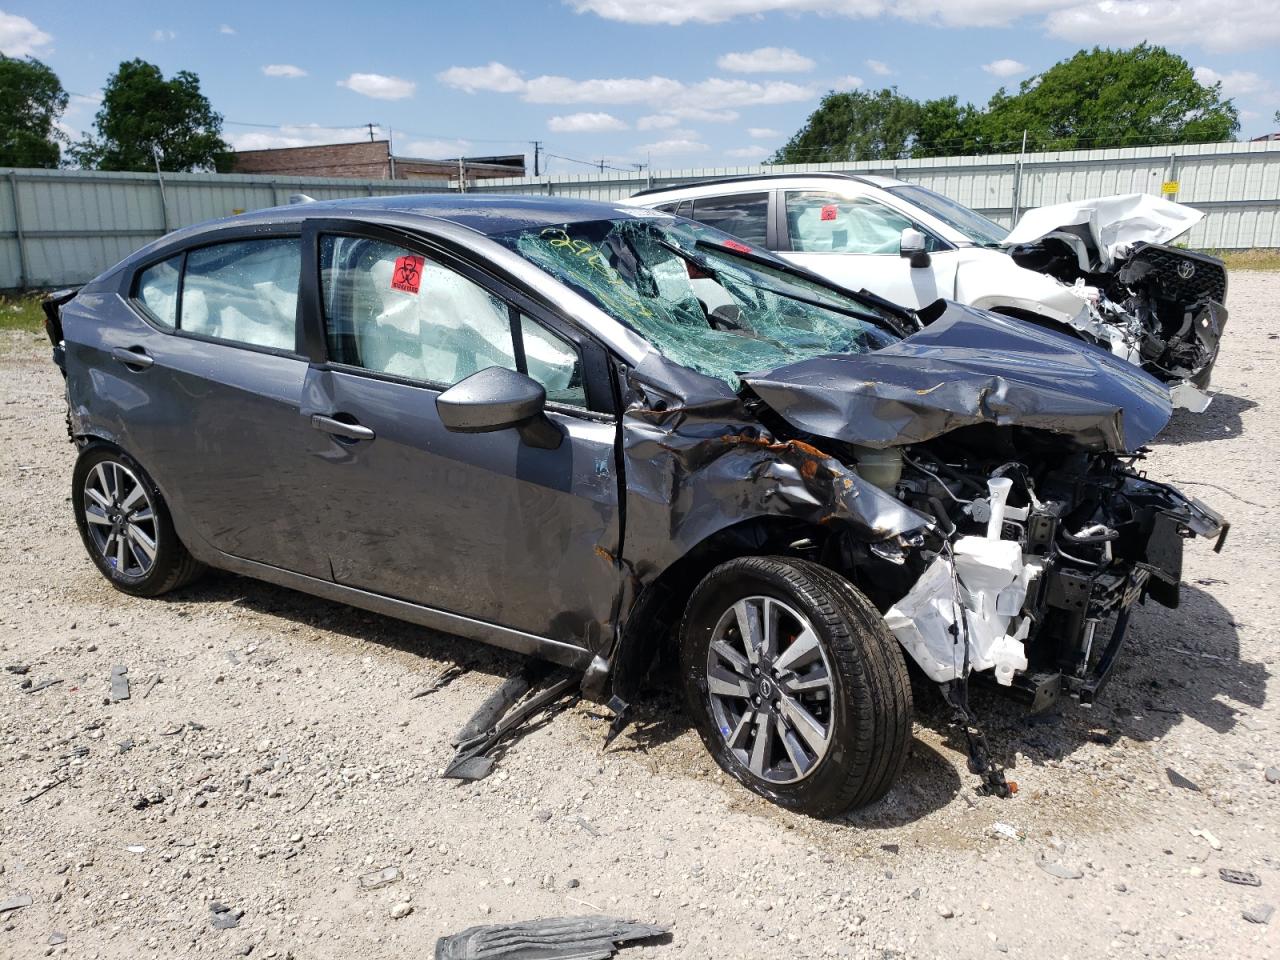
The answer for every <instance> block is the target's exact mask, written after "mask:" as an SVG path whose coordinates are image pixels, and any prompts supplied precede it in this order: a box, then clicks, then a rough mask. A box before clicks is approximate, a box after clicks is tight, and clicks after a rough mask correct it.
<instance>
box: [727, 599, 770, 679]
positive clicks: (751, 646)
mask: <svg viewBox="0 0 1280 960" xmlns="http://www.w3.org/2000/svg"><path fill="white" fill-rule="evenodd" d="M733 612H734V613H735V614H736V615H737V617H738V633H740V634H741V635H742V645H743V647H745V648H746V651H747V659H749V660H750V661H751V662H752V663H759V662H760V645H761V643H763V642H764V629H763V627H762V626H761V623H760V608H759V607H757V606H756V605H755V604H754V603H752V602H751V601H750V600H739V601H738V602H737V603H735V604H734V605H733Z"/></svg>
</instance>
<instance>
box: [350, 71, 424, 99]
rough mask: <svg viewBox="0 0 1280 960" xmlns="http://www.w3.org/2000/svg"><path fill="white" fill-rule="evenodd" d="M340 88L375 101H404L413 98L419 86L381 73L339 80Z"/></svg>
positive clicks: (362, 74)
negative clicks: (415, 89)
mask: <svg viewBox="0 0 1280 960" xmlns="http://www.w3.org/2000/svg"><path fill="white" fill-rule="evenodd" d="M338 86H340V87H346V88H347V89H348V90H352V91H354V92H355V93H359V94H363V95H364V96H366V97H372V98H373V99H374V100H404V99H406V98H408V97H412V96H413V91H414V88H415V87H417V84H416V83H414V82H413V81H412V80H401V79H400V78H399V77H387V76H383V75H382V74H380V73H353V74H351V76H349V77H347V79H345V80H339V81H338Z"/></svg>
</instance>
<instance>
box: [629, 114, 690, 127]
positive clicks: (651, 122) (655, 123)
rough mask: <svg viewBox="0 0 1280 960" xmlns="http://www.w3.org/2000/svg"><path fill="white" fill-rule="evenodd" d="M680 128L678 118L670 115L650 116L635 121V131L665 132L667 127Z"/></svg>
mask: <svg viewBox="0 0 1280 960" xmlns="http://www.w3.org/2000/svg"><path fill="white" fill-rule="evenodd" d="M678 126H680V118H679V117H673V116H671V115H670V114H663V113H657V114H651V115H650V116H647V117H641V118H640V119H639V120H637V121H636V129H637V130H666V129H667V128H668V127H678Z"/></svg>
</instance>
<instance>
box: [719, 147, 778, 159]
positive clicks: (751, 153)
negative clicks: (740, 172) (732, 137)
mask: <svg viewBox="0 0 1280 960" xmlns="http://www.w3.org/2000/svg"><path fill="white" fill-rule="evenodd" d="M767 153H768V151H767V150H765V148H764V147H734V148H733V149H732V150H726V151H725V152H724V155H725V156H726V157H734V158H736V159H739V160H756V161H760V160H763V159H764V158H765V155H766V154H767Z"/></svg>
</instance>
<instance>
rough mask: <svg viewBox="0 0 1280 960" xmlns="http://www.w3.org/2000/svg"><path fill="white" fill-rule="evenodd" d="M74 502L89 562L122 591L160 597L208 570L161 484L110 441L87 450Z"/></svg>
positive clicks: (79, 463)
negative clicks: (179, 527)
mask: <svg viewBox="0 0 1280 960" xmlns="http://www.w3.org/2000/svg"><path fill="white" fill-rule="evenodd" d="M71 502H72V506H73V508H74V510H75V515H76V525H77V526H78V527H79V528H80V537H81V539H82V540H83V541H84V545H85V549H86V550H88V552H89V558H90V559H91V560H93V562H94V564H95V565H96V566H97V568H98V569H99V570H100V571H101V572H102V575H103V576H104V577H106V578H107V579H108V580H110V581H111V584H112V586H114V587H115V588H116V589H117V590H122V591H124V592H125V593H131V594H134V595H135V596H140V597H154V596H158V595H160V594H162V593H166V592H168V591H169V590H173V589H176V588H177V587H180V586H183V585H184V584H187V583H190V582H191V581H192V580H194V579H195V578H196V577H197V576H199V575H200V574H201V573H202V572H203V571H204V565H203V564H201V563H200V562H199V561H197V560H196V559H195V558H194V557H192V556H191V554H190V553H188V552H187V548H186V547H185V546H183V544H182V542H181V541H180V540H179V539H178V536H177V534H176V533H175V532H174V529H173V521H172V519H171V517H170V516H169V510H168V508H167V507H166V506H165V503H164V499H163V498H162V497H161V496H160V491H159V490H158V489H157V488H156V485H155V483H154V482H153V481H152V480H151V478H150V477H149V476H147V472H146V471H145V470H143V469H142V467H141V466H140V465H139V464H138V463H137V461H135V460H134V459H133V458H132V457H130V456H129V455H128V454H126V453H124V452H123V451H121V450H118V449H117V448H115V447H113V446H110V445H108V444H105V443H95V444H91V445H90V446H88V447H85V448H84V450H83V451H81V453H80V457H79V458H78V459H77V460H76V467H75V472H74V474H73V478H72V487H71Z"/></svg>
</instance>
